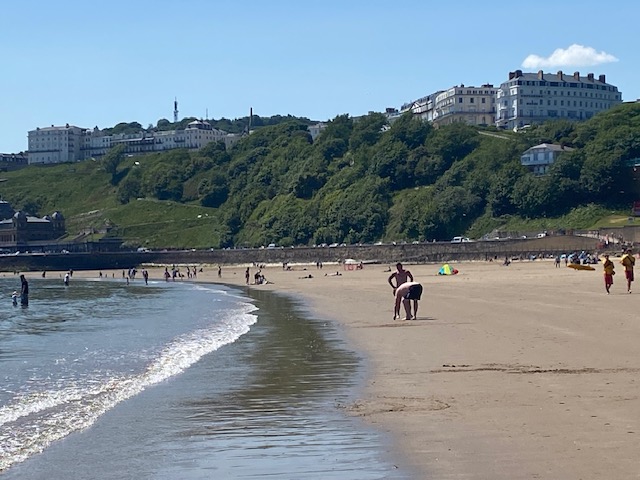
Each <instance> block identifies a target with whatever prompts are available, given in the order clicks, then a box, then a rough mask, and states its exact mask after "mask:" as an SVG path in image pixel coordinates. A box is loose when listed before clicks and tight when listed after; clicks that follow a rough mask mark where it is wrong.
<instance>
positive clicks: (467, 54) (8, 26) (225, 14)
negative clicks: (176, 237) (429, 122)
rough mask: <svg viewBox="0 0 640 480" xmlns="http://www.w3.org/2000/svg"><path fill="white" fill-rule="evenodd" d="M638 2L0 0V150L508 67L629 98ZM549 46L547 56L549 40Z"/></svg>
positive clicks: (358, 101) (314, 105) (402, 94)
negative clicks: (33, 134) (46, 135)
mask: <svg viewBox="0 0 640 480" xmlns="http://www.w3.org/2000/svg"><path fill="white" fill-rule="evenodd" d="M638 5H639V4H638V3H636V2H635V1H631V0H622V1H618V2H611V3H607V2H601V1H598V2H596V1H591V0H582V1H580V2H577V1H575V2H574V1H563V2H560V1H557V0H556V1H548V0H537V1H535V2H534V1H530V2H507V3H505V2H478V1H466V0H459V1H458V2H443V1H433V2H427V1H418V0H415V1H414V0H394V1H393V2H392V1H385V2H382V1H377V0H368V1H364V0H352V1H348V0H342V1H337V0H323V1H316V2H308V1H304V0H297V1H290V0H271V1H268V0H264V1H259V0H245V1H242V2H239V1H227V0H209V1H206V0H190V1H185V2H178V1H175V0H173V1H167V0H155V1H149V0H130V1H128V2H125V1H122V0H111V1H109V2H98V3H96V2H91V1H86V0H85V1H75V0H59V1H55V2H54V1H51V2H49V1H37V0H22V1H20V2H3V5H2V14H1V16H0V31H1V32H2V39H1V40H0V152H2V153H13V152H19V151H22V150H26V148H27V132H28V131H29V130H32V129H35V128H36V127H44V126H49V125H52V124H54V125H64V124H65V123H69V124H72V125H77V126H80V127H87V128H92V127H94V126H98V127H99V128H106V127H111V126H113V125H115V124H117V123H119V122H133V121H137V122H140V123H141V124H142V125H143V126H147V125H148V124H154V125H155V124H156V122H157V121H158V120H159V119H161V118H166V119H169V120H173V100H174V97H177V99H178V103H179V110H180V115H179V116H180V118H183V117H188V116H195V117H203V118H204V117H205V116H206V114H207V112H208V116H209V118H215V119H219V118H221V117H226V118H237V117H242V116H245V115H247V114H248V112H249V109H250V108H253V111H254V113H256V114H258V115H261V116H270V115H276V114H281V115H286V114H292V115H296V116H304V117H308V118H311V119H313V120H328V119H332V118H334V117H335V116H336V115H340V114H343V113H348V114H350V115H353V116H356V115H361V114H364V113H367V112H368V111H371V110H373V111H382V110H384V109H385V108H386V107H400V106H401V105H402V104H403V103H405V102H407V101H411V100H414V99H416V98H419V97H422V96H424V95H427V94H429V93H432V92H434V91H436V90H440V89H445V88H448V87H451V86H454V85H459V84H465V85H480V84H483V83H492V84H494V85H496V86H497V85H499V84H500V83H501V82H503V81H506V79H507V76H508V72H509V71H513V70H516V69H522V70H523V71H537V70H539V69H543V70H545V71H549V72H553V73H555V72H557V71H558V70H563V71H564V72H569V73H573V72H574V71H580V72H581V74H586V73H590V72H593V73H595V74H596V78H597V77H598V75H600V74H605V75H606V76H607V82H609V83H612V84H614V85H616V86H618V88H619V90H620V91H621V92H622V96H623V99H624V100H625V101H629V100H635V99H637V98H640V82H639V81H638V78H639V77H640V75H639V73H640V72H639V70H640V61H639V60H640V55H639V54H638V50H637V48H638V41H637V38H636V37H637V33H636V31H637V27H636V25H637V22H638V16H639V15H638V14H639V13H640V7H639V6H638ZM554 52H555V53H554Z"/></svg>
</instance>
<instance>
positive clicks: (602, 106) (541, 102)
mask: <svg viewBox="0 0 640 480" xmlns="http://www.w3.org/2000/svg"><path fill="white" fill-rule="evenodd" d="M551 102H553V104H552V103H551ZM558 102H560V104H559V105H560V106H561V107H564V106H567V107H571V106H574V107H581V108H599V109H603V110H604V109H605V108H607V106H608V105H606V104H605V103H603V102H584V105H583V102H582V100H573V105H571V100H567V101H566V104H565V101H564V100H547V106H548V107H550V106H552V105H553V106H555V107H557V106H558ZM518 103H520V105H544V100H543V99H540V100H539V101H536V100H529V101H520V102H518V101H517V100H514V101H513V104H514V105H518ZM502 106H503V107H508V106H509V101H508V100H504V101H503V102H502Z"/></svg>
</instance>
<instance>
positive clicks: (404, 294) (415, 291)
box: [393, 281, 422, 320]
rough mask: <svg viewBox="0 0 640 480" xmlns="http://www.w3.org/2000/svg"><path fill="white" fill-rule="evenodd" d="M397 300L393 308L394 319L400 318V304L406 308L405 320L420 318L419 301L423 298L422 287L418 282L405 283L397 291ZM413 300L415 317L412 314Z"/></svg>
mask: <svg viewBox="0 0 640 480" xmlns="http://www.w3.org/2000/svg"><path fill="white" fill-rule="evenodd" d="M395 292H396V300H395V305H394V308H393V319H394V320H395V319H396V318H400V304H401V303H402V305H403V306H404V311H405V313H406V317H405V320H411V319H414V320H415V319H416V318H418V300H420V298H421V297H422V285H420V284H419V283H418V282H414V281H411V282H405V283H403V284H402V285H400V286H399V287H398V288H396V289H395ZM412 300H413V315H412V314H411V301H412Z"/></svg>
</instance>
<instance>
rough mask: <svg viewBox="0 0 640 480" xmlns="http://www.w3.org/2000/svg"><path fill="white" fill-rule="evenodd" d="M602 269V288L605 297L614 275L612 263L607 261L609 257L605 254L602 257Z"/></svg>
mask: <svg viewBox="0 0 640 480" xmlns="http://www.w3.org/2000/svg"><path fill="white" fill-rule="evenodd" d="M602 266H603V267H604V288H605V289H606V290H607V295H609V289H610V288H611V285H613V276H614V275H615V274H616V272H615V271H614V270H615V266H614V265H613V262H612V261H611V260H609V255H608V254H606V253H605V255H604V263H603V264H602Z"/></svg>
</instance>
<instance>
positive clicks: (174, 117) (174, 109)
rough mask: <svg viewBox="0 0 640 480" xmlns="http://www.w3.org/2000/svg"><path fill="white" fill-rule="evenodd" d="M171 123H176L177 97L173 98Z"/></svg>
mask: <svg viewBox="0 0 640 480" xmlns="http://www.w3.org/2000/svg"><path fill="white" fill-rule="evenodd" d="M173 123H178V99H177V98H174V100H173Z"/></svg>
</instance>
